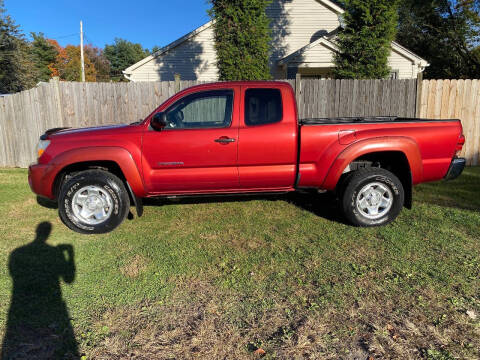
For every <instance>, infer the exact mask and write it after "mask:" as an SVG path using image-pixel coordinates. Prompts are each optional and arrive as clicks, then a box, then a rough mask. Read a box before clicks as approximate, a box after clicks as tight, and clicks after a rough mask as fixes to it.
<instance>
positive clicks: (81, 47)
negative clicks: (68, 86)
mask: <svg viewBox="0 0 480 360" xmlns="http://www.w3.org/2000/svg"><path fill="white" fill-rule="evenodd" d="M80 62H81V63H82V82H85V60H84V58H83V23H82V21H81V20H80Z"/></svg>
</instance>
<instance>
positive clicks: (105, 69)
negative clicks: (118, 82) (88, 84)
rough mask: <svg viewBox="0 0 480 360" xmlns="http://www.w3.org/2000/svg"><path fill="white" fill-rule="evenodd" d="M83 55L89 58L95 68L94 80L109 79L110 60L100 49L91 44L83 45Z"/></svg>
mask: <svg viewBox="0 0 480 360" xmlns="http://www.w3.org/2000/svg"><path fill="white" fill-rule="evenodd" d="M85 55H86V56H87V57H88V58H89V59H90V61H91V62H92V64H93V66H94V67H95V70H96V81H110V61H108V59H107V58H106V56H105V54H104V52H103V50H102V49H100V48H98V47H95V46H93V45H87V46H85Z"/></svg>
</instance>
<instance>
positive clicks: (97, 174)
mask: <svg viewBox="0 0 480 360" xmlns="http://www.w3.org/2000/svg"><path fill="white" fill-rule="evenodd" d="M86 187H95V188H97V189H99V190H100V194H101V195H102V196H103V198H106V197H109V203H110V206H108V207H106V208H107V209H108V214H109V215H108V214H107V217H106V218H105V219H104V220H103V219H100V220H97V219H96V218H95V216H93V215H92V217H91V219H87V220H84V219H82V217H81V216H80V215H81V214H80V215H78V214H77V213H78V210H74V208H73V206H74V204H73V200H74V197H75V194H77V193H78V192H79V191H81V190H82V189H85V188H86ZM80 196H81V194H80ZM94 200H96V199H94ZM101 207H102V206H101ZM78 208H79V207H78V206H77V207H76V209H78ZM80 208H82V207H80ZM129 208H130V199H129V196H128V193H127V190H126V189H125V185H124V184H123V182H122V181H121V180H120V179H119V178H118V177H117V176H115V175H113V174H111V173H109V172H107V171H102V170H86V171H82V172H81V173H78V174H76V175H75V176H74V177H72V178H71V179H69V180H68V181H67V182H65V183H64V184H63V185H62V188H61V189H60V196H59V198H58V212H59V215H60V218H61V219H62V221H63V223H64V224H65V225H66V226H68V227H69V228H70V229H72V230H73V231H76V232H78V233H81V234H104V233H108V232H110V231H112V230H114V229H115V228H116V227H117V226H119V225H120V224H121V223H122V222H123V221H124V220H125V218H126V217H127V214H128V212H129ZM110 209H111V210H110ZM91 221H101V222H100V223H98V224H92V223H89V222H91Z"/></svg>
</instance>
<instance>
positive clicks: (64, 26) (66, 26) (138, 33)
mask: <svg viewBox="0 0 480 360" xmlns="http://www.w3.org/2000/svg"><path fill="white" fill-rule="evenodd" d="M5 8H6V10H7V14H9V15H10V16H11V17H12V18H13V19H14V20H15V23H16V24H17V25H20V27H21V29H22V31H23V32H24V33H25V35H28V36H29V34H30V32H43V33H44V34H45V36H46V37H48V38H51V39H56V40H58V42H59V43H60V45H62V46H65V45H67V44H73V45H78V44H79V43H80V36H79V32H80V20H82V21H83V31H84V35H85V41H86V43H92V44H93V45H95V46H98V47H102V48H103V47H104V46H105V44H112V43H113V41H114V39H115V38H116V37H119V38H123V39H126V40H129V41H131V42H134V43H140V44H142V46H143V47H144V48H148V49H151V48H152V47H153V46H155V45H158V46H160V47H162V46H165V45H168V44H169V43H170V42H172V41H175V40H176V39H178V38H179V37H181V36H183V35H185V34H187V33H188V32H190V31H192V30H194V29H196V28H197V27H199V26H201V25H203V24H204V23H206V22H207V21H209V17H208V15H207V9H208V8H209V4H208V3H207V0H173V1H172V0H168V1H167V0H141V1H132V0H130V1H127V0H96V1H93V0H67V1H64V0H5ZM28 38H29V39H30V37H28Z"/></svg>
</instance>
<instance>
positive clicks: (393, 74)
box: [390, 70, 400, 79]
mask: <svg viewBox="0 0 480 360" xmlns="http://www.w3.org/2000/svg"><path fill="white" fill-rule="evenodd" d="M390 79H400V70H393V71H392V72H390Z"/></svg>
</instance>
